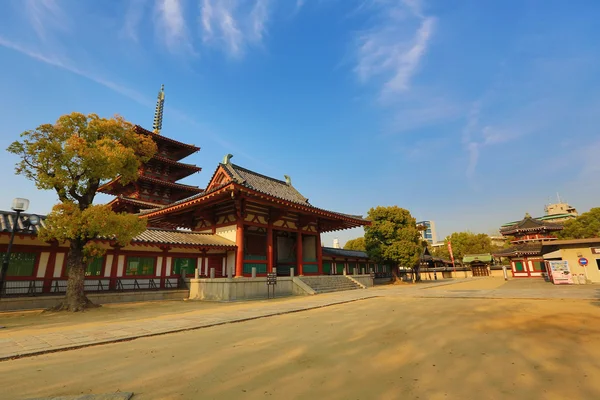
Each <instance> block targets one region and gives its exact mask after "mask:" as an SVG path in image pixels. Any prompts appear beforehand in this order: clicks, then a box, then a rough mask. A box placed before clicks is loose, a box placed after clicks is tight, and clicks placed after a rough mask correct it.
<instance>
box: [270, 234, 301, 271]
mask: <svg viewBox="0 0 600 400" xmlns="http://www.w3.org/2000/svg"><path fill="white" fill-rule="evenodd" d="M273 234H274V235H275V238H274V239H275V240H274V243H273V259H274V260H273V266H274V267H275V268H277V276H290V273H291V269H292V268H296V233H295V232H287V231H275V232H273ZM294 275H298V271H295V272H294Z"/></svg>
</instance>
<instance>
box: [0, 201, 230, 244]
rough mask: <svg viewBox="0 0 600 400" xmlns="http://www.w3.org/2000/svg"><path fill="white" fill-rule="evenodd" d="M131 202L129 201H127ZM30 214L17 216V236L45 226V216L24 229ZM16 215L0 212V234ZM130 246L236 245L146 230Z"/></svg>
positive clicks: (217, 238)
mask: <svg viewBox="0 0 600 400" xmlns="http://www.w3.org/2000/svg"><path fill="white" fill-rule="evenodd" d="M129 200H131V199H129ZM31 215H32V214H21V215H19V221H18V222H17V227H18V228H17V229H18V230H19V234H29V235H37V233H38V228H39V227H40V226H41V227H44V226H45V223H44V221H45V219H46V216H45V215H38V217H40V225H38V226H35V227H33V226H32V227H31V228H30V229H26V227H27V223H26V221H27V219H28V218H29V217H30V216H31ZM15 217H16V213H15V212H12V211H2V210H0V232H9V233H10V232H12V227H13V224H14V221H15V220H14V219H15ZM131 243H132V244H164V245H172V246H194V247H215V248H235V247H236V244H235V243H234V242H232V241H230V240H227V239H225V238H223V237H221V236H218V235H212V234H206V233H197V232H187V231H180V230H168V229H156V228H148V229H146V230H145V231H144V232H142V233H140V234H139V235H137V236H136V237H134V238H133V240H132V241H131Z"/></svg>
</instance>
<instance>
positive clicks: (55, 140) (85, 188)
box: [8, 113, 156, 311]
mask: <svg viewBox="0 0 600 400" xmlns="http://www.w3.org/2000/svg"><path fill="white" fill-rule="evenodd" d="M8 151H9V152H11V153H13V154H16V155H17V156H19V157H20V159H21V161H20V162H18V163H17V165H16V172H17V174H21V175H24V176H25V177H27V178H28V179H30V180H32V181H34V182H35V185H36V186H37V187H38V188H39V189H43V190H54V191H55V192H56V194H57V195H58V199H59V200H60V203H58V204H57V205H55V206H54V208H53V209H52V212H51V213H50V214H49V215H48V218H47V220H46V228H45V229H42V230H40V238H41V239H43V240H48V241H51V240H56V241H59V242H68V243H69V254H68V256H67V268H68V275H69V279H68V282H67V293H66V296H65V299H64V301H63V302H61V303H60V304H59V306H57V307H56V308H57V309H63V310H70V311H80V310H83V309H85V308H86V307H88V306H90V305H92V304H91V302H90V301H89V300H88V299H87V297H86V296H85V292H84V278H85V267H86V264H87V263H88V262H89V261H90V260H91V259H92V258H93V257H98V256H100V255H102V254H103V250H102V248H100V247H99V246H98V245H97V244H96V242H95V241H94V239H95V238H98V237H103V238H109V239H111V240H114V241H116V242H117V243H119V244H122V245H124V244H126V243H128V242H130V241H131V239H132V238H133V237H134V236H136V235H138V234H139V233H141V232H142V231H143V230H144V229H145V221H143V220H140V219H139V218H137V216H135V215H128V214H116V213H115V212H113V211H112V210H111V209H110V207H108V206H106V205H94V204H93V202H94V197H95V196H96V192H97V190H98V187H99V186H100V185H101V183H102V182H104V181H107V180H110V179H114V178H116V177H117V176H120V182H121V183H122V184H126V183H128V182H131V181H132V180H135V179H136V178H137V175H138V169H139V167H140V165H141V163H143V162H145V161H147V160H149V159H150V158H151V157H152V156H153V155H154V153H155V152H156V144H155V143H154V141H153V140H152V139H151V138H149V137H147V136H142V135H138V134H137V133H135V131H134V129H133V126H132V125H131V124H130V123H129V122H127V121H125V120H124V119H123V118H122V117H120V116H115V117H114V118H110V119H105V118H100V117H98V116H97V115H95V114H89V115H84V114H80V113H71V114H67V115H63V116H61V117H60V118H59V119H58V120H57V121H56V123H54V124H43V125H40V126H38V127H37V128H36V129H34V130H30V131H26V132H23V133H22V134H21V140H19V141H15V142H14V143H12V144H11V145H10V146H9V147H8Z"/></svg>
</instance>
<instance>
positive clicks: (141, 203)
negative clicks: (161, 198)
mask: <svg viewBox="0 0 600 400" xmlns="http://www.w3.org/2000/svg"><path fill="white" fill-rule="evenodd" d="M117 202H119V203H129V204H133V205H135V206H139V207H140V208H143V209H148V208H158V207H160V206H162V204H156V203H152V202H150V201H142V200H138V199H133V198H131V197H124V196H119V197H115V198H114V199H113V200H111V201H110V202H108V204H113V203H117Z"/></svg>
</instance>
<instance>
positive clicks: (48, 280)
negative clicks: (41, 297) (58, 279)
mask: <svg viewBox="0 0 600 400" xmlns="http://www.w3.org/2000/svg"><path fill="white" fill-rule="evenodd" d="M57 252H58V243H57V242H52V245H50V256H49V257H48V264H47V265H46V273H45V274H44V283H43V286H42V292H43V293H50V290H51V289H52V278H53V277H54V264H56V253H57Z"/></svg>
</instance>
